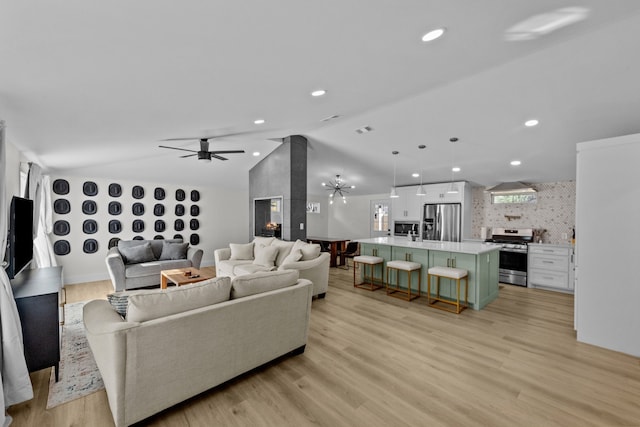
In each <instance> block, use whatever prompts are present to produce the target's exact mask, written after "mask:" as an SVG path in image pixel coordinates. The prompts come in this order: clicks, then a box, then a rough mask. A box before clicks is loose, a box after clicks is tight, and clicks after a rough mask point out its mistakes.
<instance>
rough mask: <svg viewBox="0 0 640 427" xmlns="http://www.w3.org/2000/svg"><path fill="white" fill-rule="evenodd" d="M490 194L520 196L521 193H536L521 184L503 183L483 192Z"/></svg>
mask: <svg viewBox="0 0 640 427" xmlns="http://www.w3.org/2000/svg"><path fill="white" fill-rule="evenodd" d="M485 191H486V192H487V193H491V194H522V193H536V190H535V188H533V187H532V186H530V185H528V184H523V183H522V182H519V181H515V182H503V183H502V184H498V185H496V186H495V187H491V188H489V189H487V190H485Z"/></svg>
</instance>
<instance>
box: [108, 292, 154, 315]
mask: <svg viewBox="0 0 640 427" xmlns="http://www.w3.org/2000/svg"><path fill="white" fill-rule="evenodd" d="M154 291H156V289H139V290H135V291H121V292H114V293H112V294H109V295H107V301H109V303H110V304H111V306H112V307H113V309H114V310H115V311H117V312H118V314H119V315H120V316H122V317H123V318H126V317H127V307H128V305H129V297H130V296H131V295H139V294H144V293H149V292H154Z"/></svg>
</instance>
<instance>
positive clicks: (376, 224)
mask: <svg viewBox="0 0 640 427" xmlns="http://www.w3.org/2000/svg"><path fill="white" fill-rule="evenodd" d="M370 212H371V213H370V215H369V219H370V220H369V223H370V232H369V235H370V236H371V237H387V236H391V224H390V222H389V221H390V219H391V200H389V199H383V200H372V201H371V211H370Z"/></svg>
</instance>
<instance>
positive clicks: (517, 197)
mask: <svg viewBox="0 0 640 427" xmlns="http://www.w3.org/2000/svg"><path fill="white" fill-rule="evenodd" d="M537 201H538V198H537V194H536V193H523V194H492V195H491V203H493V204H498V203H536V202H537Z"/></svg>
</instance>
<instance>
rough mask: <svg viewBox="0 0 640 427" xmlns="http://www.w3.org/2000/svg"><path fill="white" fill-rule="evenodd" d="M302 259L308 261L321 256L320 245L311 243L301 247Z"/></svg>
mask: <svg viewBox="0 0 640 427" xmlns="http://www.w3.org/2000/svg"><path fill="white" fill-rule="evenodd" d="M301 252H302V261H308V260H310V259H316V258H318V257H319V256H320V245H318V244H309V245H307V246H305V247H303V248H302V249H301Z"/></svg>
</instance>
